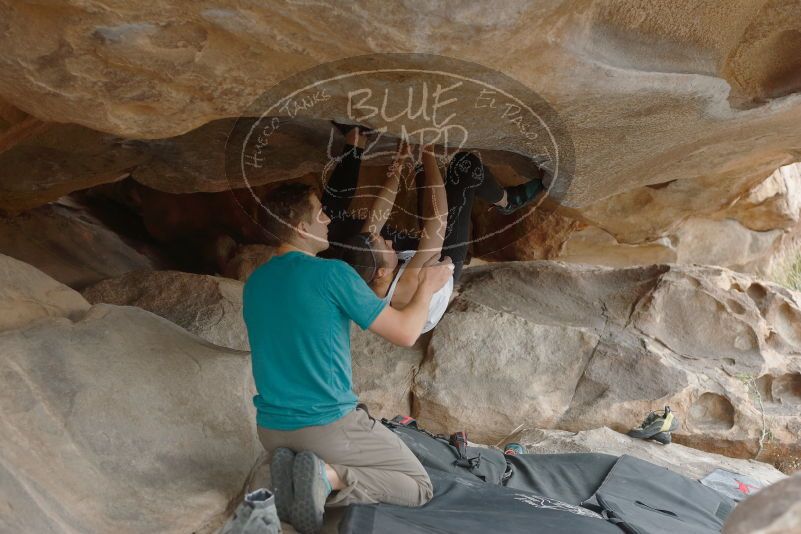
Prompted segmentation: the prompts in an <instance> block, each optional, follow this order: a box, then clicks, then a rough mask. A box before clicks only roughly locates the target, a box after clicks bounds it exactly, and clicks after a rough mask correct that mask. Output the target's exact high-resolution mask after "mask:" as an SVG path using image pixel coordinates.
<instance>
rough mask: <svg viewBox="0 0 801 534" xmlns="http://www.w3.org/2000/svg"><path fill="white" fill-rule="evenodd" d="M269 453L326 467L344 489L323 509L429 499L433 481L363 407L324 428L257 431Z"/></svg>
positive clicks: (418, 502) (409, 503) (414, 503)
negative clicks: (300, 456) (291, 454)
mask: <svg viewBox="0 0 801 534" xmlns="http://www.w3.org/2000/svg"><path fill="white" fill-rule="evenodd" d="M258 432H259V439H260V440H261V443H262V445H264V448H265V449H266V450H267V452H268V453H270V454H272V451H273V450H275V449H276V448H277V447H286V448H288V449H292V450H293V451H295V452H300V451H312V452H313V453H314V454H316V455H317V456H318V457H320V458H321V459H322V460H323V461H324V462H325V463H327V464H329V465H330V466H331V467H332V468H333V469H334V471H336V473H337V474H338V475H339V478H341V479H342V481H343V482H344V483H345V485H346V487H345V488H343V489H341V490H339V491H335V492H333V493H331V495H329V497H328V500H327V501H326V506H347V505H349V504H353V503H376V502H384V503H389V504H398V505H401V506H421V505H423V504H425V503H427V502H428V501H429V500H430V499H431V496H432V495H433V488H432V486H431V480H430V479H429V478H428V474H427V473H426V471H425V469H423V466H422V465H421V464H420V461H419V460H418V459H417V457H416V456H415V455H414V454H412V451H410V450H409V448H408V447H407V446H406V444H405V443H404V442H403V440H401V439H400V438H399V437H398V436H397V435H395V433H394V432H392V431H391V430H389V429H388V428H386V427H385V426H384V425H383V424H381V421H376V420H375V419H373V418H371V417H370V416H369V415H368V414H367V412H366V411H365V410H364V409H363V408H362V407H361V405H360V406H359V407H358V408H356V409H355V410H353V411H352V412H350V413H349V414H347V415H345V416H343V417H341V418H340V419H338V420H336V421H334V422H333V423H329V424H327V425H320V426H309V427H305V428H299V429H297V430H271V429H268V428H262V427H258Z"/></svg>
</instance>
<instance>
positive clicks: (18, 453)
mask: <svg viewBox="0 0 801 534" xmlns="http://www.w3.org/2000/svg"><path fill="white" fill-rule="evenodd" d="M0 353H2V354H3V361H2V362H0V367H2V372H0V412H2V415H1V416H0V427H2V430H1V432H2V434H3V435H4V436H13V439H9V440H5V441H4V445H3V449H2V453H0V460H2V461H0V465H2V466H3V467H2V477H0V479H2V481H3V482H2V484H0V485H2V489H0V493H2V495H3V498H4V501H6V502H5V505H6V506H7V507H8V509H7V510H6V511H5V512H4V513H3V514H0V530H2V531H4V532H62V531H78V532H214V531H216V529H217V528H219V527H220V526H221V524H222V522H223V521H224V519H225V517H226V515H227V514H228V513H230V511H231V510H232V509H233V508H232V505H234V504H236V501H238V497H239V493H240V492H241V489H242V484H243V482H244V481H245V480H246V478H247V476H248V473H249V472H250V470H251V468H252V467H253V464H254V462H255V460H256V458H257V457H258V454H259V452H260V449H261V445H260V444H259V443H258V440H257V438H256V436H255V429H254V425H253V407H252V404H251V402H250V392H251V391H252V384H251V380H252V379H251V373H250V365H249V359H248V357H247V355H245V354H243V353H241V352H237V351H231V350H228V349H223V348H220V347H215V346H212V345H210V344H208V343H204V342H201V341H200V340H198V339H197V338H196V337H195V336H192V335H191V334H188V333H187V332H185V331H184V330H183V329H181V328H179V327H177V326H175V325H173V324H171V323H169V322H168V321H165V320H164V319H161V318H159V317H156V316H155V315H153V314H151V313H149V312H146V311H144V310H140V309H137V308H132V307H118V306H110V305H97V306H94V307H92V309H91V310H90V311H89V312H88V313H86V314H85V315H84V316H83V317H82V318H81V319H80V320H78V321H76V322H72V321H70V320H69V319H67V318H63V317H52V318H49V319H46V320H40V321H38V322H36V323H33V324H31V325H29V326H27V327H22V328H20V329H17V330H12V331H8V332H4V333H2V334H0Z"/></svg>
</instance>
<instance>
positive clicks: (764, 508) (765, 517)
mask: <svg viewBox="0 0 801 534" xmlns="http://www.w3.org/2000/svg"><path fill="white" fill-rule="evenodd" d="M790 532H801V474H798V475H795V476H793V477H791V478H788V479H786V480H782V481H781V482H778V483H776V484H774V485H773V486H771V487H769V488H765V489H764V490H762V491H760V492H759V493H757V494H756V495H754V496H753V497H749V498H748V499H746V500H745V501H744V502H742V503H740V505H739V506H737V508H735V509H734V511H733V512H732V513H731V515H730V516H729V518H728V519H727V520H726V524H725V525H723V534H789V533H790Z"/></svg>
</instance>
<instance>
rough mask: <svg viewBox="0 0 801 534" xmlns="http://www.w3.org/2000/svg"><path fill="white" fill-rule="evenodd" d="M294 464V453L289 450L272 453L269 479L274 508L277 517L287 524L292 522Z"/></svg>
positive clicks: (283, 449) (281, 449)
mask: <svg viewBox="0 0 801 534" xmlns="http://www.w3.org/2000/svg"><path fill="white" fill-rule="evenodd" d="M294 464H295V453H294V452H292V451H291V450H290V449H287V448H284V447H278V448H277V449H275V450H274V451H273V457H272V459H271V460H270V477H271V478H272V482H273V493H274V494H275V506H276V508H277V509H278V517H280V518H281V521H286V522H287V523H289V522H291V521H292V501H294V500H295V495H294V490H293V489H292V468H293V466H294Z"/></svg>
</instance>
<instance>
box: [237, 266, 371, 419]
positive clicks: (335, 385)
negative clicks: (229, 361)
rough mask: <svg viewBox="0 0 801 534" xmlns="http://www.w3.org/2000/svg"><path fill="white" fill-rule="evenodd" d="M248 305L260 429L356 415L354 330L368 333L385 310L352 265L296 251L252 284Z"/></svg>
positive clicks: (245, 300) (249, 284)
mask: <svg viewBox="0 0 801 534" xmlns="http://www.w3.org/2000/svg"><path fill="white" fill-rule="evenodd" d="M242 305H243V309H242V313H243V315H244V317H245V325H246V326H247V329H248V338H249V340H250V350H251V358H252V366H253V378H254V380H255V382H256V390H257V391H258V395H256V396H254V397H253V404H255V405H256V423H257V424H258V425H259V426H261V427H264V428H271V429H276V430H295V429H297V428H302V427H306V426H312V425H325V424H328V423H331V422H333V421H336V420H337V419H339V418H340V417H342V416H344V415H345V414H347V413H349V412H350V411H352V410H353V409H354V408H355V407H356V404H357V397H356V394H355V393H354V392H353V388H352V380H351V356H350V322H351V321H354V322H355V323H356V324H358V325H359V326H360V327H361V328H362V329H363V330H364V329H366V328H368V327H369V326H370V325H371V324H372V322H373V321H374V320H375V318H376V317H378V315H379V314H380V313H381V310H383V309H384V302H383V301H382V300H381V299H379V298H378V297H377V296H376V295H375V293H373V291H372V290H371V289H370V288H369V287H368V286H367V284H366V283H365V282H364V280H362V279H361V278H360V277H359V275H358V274H357V273H356V271H354V270H353V269H352V268H351V267H350V265H348V264H347V263H345V262H343V261H340V260H328V259H323V258H317V257H315V256H310V255H308V254H304V253H302V252H295V251H293V252H287V253H285V254H282V255H280V256H274V257H273V258H271V259H270V260H269V261H268V262H267V263H265V264H264V265H262V266H261V267H259V268H258V269H256V270H255V271H254V272H253V274H252V275H251V276H250V278H248V280H247V283H245V288H244V293H243V302H242Z"/></svg>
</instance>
